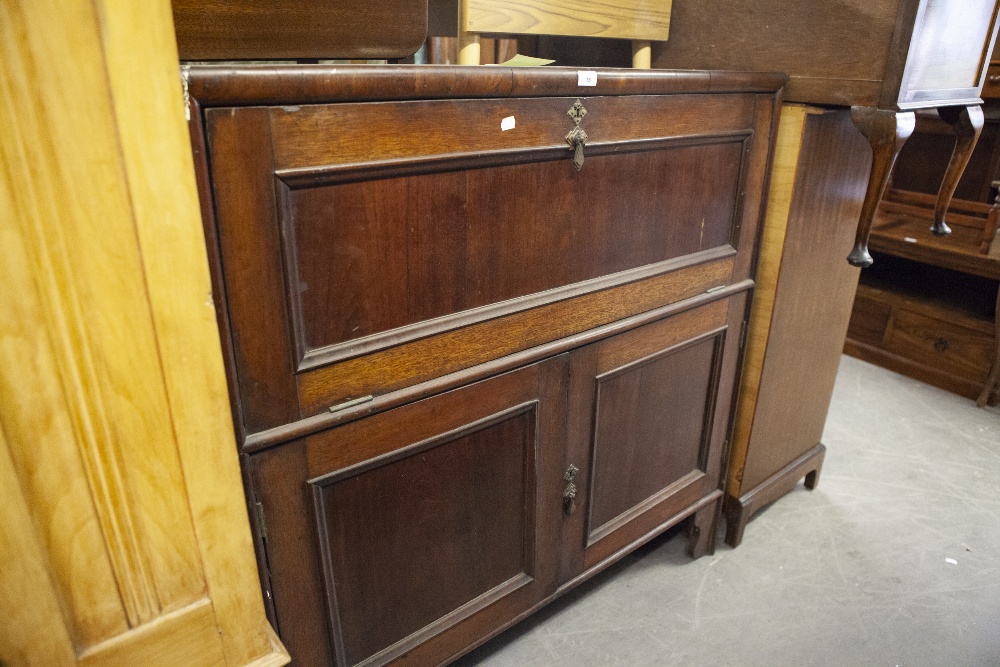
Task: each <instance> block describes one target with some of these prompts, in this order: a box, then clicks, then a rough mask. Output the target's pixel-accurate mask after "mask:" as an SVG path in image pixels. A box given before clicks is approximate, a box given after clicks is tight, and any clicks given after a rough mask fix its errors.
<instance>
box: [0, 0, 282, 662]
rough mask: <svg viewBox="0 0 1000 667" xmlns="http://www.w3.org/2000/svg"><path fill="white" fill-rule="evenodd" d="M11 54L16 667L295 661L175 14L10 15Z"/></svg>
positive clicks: (55, 8)
mask: <svg viewBox="0 0 1000 667" xmlns="http://www.w3.org/2000/svg"><path fill="white" fill-rule="evenodd" d="M0 49H2V53H3V57H2V58H0V89H2V91H3V95H2V101H0V118H2V123H3V125H4V127H5V128H8V129H9V131H5V132H3V133H2V136H0V152H2V154H3V158H4V162H5V163H6V164H7V165H8V166H9V167H10V168H9V169H7V170H5V171H4V174H3V177H2V178H3V187H2V188H0V194H2V195H3V199H4V202H5V203H9V204H10V207H9V209H8V210H13V215H11V216H5V217H3V218H2V220H0V235H2V238H3V243H2V245H0V253H2V255H3V261H2V262H0V264H2V265H3V267H4V270H3V271H4V272H3V274H2V279H3V285H4V287H3V289H2V290H0V295H2V296H0V300H2V301H3V307H2V308H0V312H2V313H3V317H2V318H0V357H2V360H3V363H2V364H0V366H2V371H0V395H2V400H0V423H2V432H3V437H2V438H0V441H2V445H3V448H4V452H3V456H2V458H0V466H2V467H3V470H4V474H5V483H4V487H5V493H8V494H10V498H9V500H10V504H11V512H12V513H13V515H12V519H11V521H5V522H4V524H3V525H4V527H5V528H4V530H7V527H10V526H13V527H14V528H15V529H16V530H18V531H21V534H20V535H19V539H18V543H19V544H21V545H23V546H21V547H18V548H16V549H12V550H5V552H4V553H5V554H7V555H8V556H9V560H10V562H9V563H8V565H7V567H6V568H5V570H4V572H3V573H2V574H0V578H2V579H3V580H4V583H3V585H0V592H2V596H0V612H2V613H3V615H4V617H5V618H6V619H8V621H9V620H10V619H19V620H23V621H24V622H25V625H24V627H23V631H22V629H19V627H18V626H15V627H14V629H15V630H16V631H18V639H17V640H16V641H14V642H11V643H10V644H8V643H6V642H3V643H0V661H2V662H4V663H5V664H6V663H8V662H10V663H12V664H43V665H49V664H53V665H58V664H80V665H84V664H85V665H88V666H90V667H103V666H104V665H127V664H129V665H130V664H146V665H173V664H191V665H206V666H207V665H220V664H225V665H233V666H236V665H246V664H249V663H253V662H256V663H257V664H259V665H275V666H276V665H279V664H283V661H286V660H287V656H286V654H285V653H284V651H283V649H282V648H281V646H280V643H278V642H277V641H276V639H275V636H274V633H273V631H271V630H270V628H269V627H268V626H267V623H266V620H265V618H264V615H263V613H262V612H263V608H262V604H261V601H260V596H259V594H258V593H257V592H255V591H254V586H255V581H254V580H255V577H254V573H253V555H252V548H251V542H250V539H249V531H248V525H247V519H246V510H245V505H244V501H243V499H242V492H241V484H240V476H239V470H238V463H237V459H236V457H235V456H233V455H232V450H231V445H232V441H233V434H232V430H231V425H230V424H229V422H228V419H226V417H225V415H224V413H225V411H226V410H227V409H228V408H227V401H226V389H225V380H224V377H223V375H222V366H221V364H220V362H221V359H220V354H219V348H218V338H217V334H216V332H215V331H214V328H215V327H214V317H213V313H212V310H213V309H212V306H211V297H210V289H209V283H208V272H207V263H206V261H205V257H204V254H203V253H204V250H203V248H204V246H203V242H202V232H201V229H200V228H201V225H200V221H199V217H198V208H197V198H196V193H195V190H194V188H193V187H192V186H193V172H192V170H191V162H190V153H189V151H188V142H187V140H186V134H185V128H184V119H183V115H182V112H183V102H182V96H181V90H180V86H179V85H178V78H177V56H176V51H175V50H174V39H173V34H172V28H171V24H170V8H169V5H168V4H167V3H165V2H159V3H147V4H146V5H144V6H143V7H141V8H139V7H119V6H117V5H115V6H110V5H105V3H102V2H98V3H91V2H75V1H74V2H68V3H67V2H64V3H51V2H14V3H6V4H5V5H4V6H3V8H2V9H0ZM178 272H179V273H178ZM8 463H9V465H8ZM5 499H7V496H5ZM24 508H26V509H27V512H28V516H27V517H25V515H24V514H23V509H24ZM25 519H27V520H25ZM10 537H11V535H10V533H7V532H5V533H4V539H5V540H8V539H10ZM39 567H40V568H41V570H42V571H44V572H45V576H44V577H39V576H38V575H39ZM10 576H24V577H25V580H24V581H23V582H18V583H17V584H12V583H10V582H8V580H7V578H8V577H10ZM248 581H249V582H250V584H249V585H248V584H247V582H248ZM24 584H29V585H32V586H37V587H38V589H37V590H35V591H32V592H31V593H30V594H28V595H24V596H21V597H11V596H10V594H11V593H12V592H17V591H18V590H23V589H21V586H22V585H24ZM53 601H55V602H56V603H57V605H58V608H59V615H58V618H53V617H52V615H51V613H50V612H51V609H52V607H51V604H52V602H53ZM39 618H45V619H46V620H47V621H48V622H49V623H51V626H50V627H48V628H47V629H46V636H45V637H39V636H38V635H37V633H36V628H37V625H36V624H37V619H39ZM32 619H34V620H32ZM5 625H6V624H5ZM10 649H13V650H15V651H17V653H16V654H15V655H10V654H9V653H8V650H10Z"/></svg>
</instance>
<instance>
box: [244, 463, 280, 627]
mask: <svg viewBox="0 0 1000 667" xmlns="http://www.w3.org/2000/svg"><path fill="white" fill-rule="evenodd" d="M239 456H240V475H241V477H242V478H243V489H244V498H245V499H246V508H247V516H248V517H249V519H250V537H251V539H252V540H253V551H254V560H255V561H256V562H257V577H258V578H259V579H260V592H261V599H262V600H263V601H264V614H265V615H266V616H267V621H268V622H269V623H270V624H271V627H272V628H273V629H274V631H275V633H278V634H280V630H279V626H278V612H277V610H276V609H275V606H274V596H273V595H272V593H271V568H270V564H269V563H268V560H267V558H268V554H267V544H266V535H265V532H266V529H265V527H264V523H263V521H264V518H263V515H262V514H261V510H260V508H259V507H258V505H257V493H256V491H255V488H254V480H253V461H252V460H251V458H250V456H249V455H247V454H243V453H241V454H240V455H239Z"/></svg>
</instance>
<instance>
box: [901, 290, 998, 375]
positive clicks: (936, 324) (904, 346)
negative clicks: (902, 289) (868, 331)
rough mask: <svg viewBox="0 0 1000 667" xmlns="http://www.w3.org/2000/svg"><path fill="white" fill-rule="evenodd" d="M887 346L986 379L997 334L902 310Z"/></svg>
mask: <svg viewBox="0 0 1000 667" xmlns="http://www.w3.org/2000/svg"><path fill="white" fill-rule="evenodd" d="M891 327H892V328H891V330H890V332H889V334H888V336H887V337H886V343H885V348H886V349H887V350H888V351H890V352H894V353H896V354H898V355H900V356H903V357H906V358H909V359H912V360H914V361H917V362H920V363H923V364H926V365H927V366H930V367H932V368H937V369H939V370H942V371H946V372H948V373H951V374H954V375H958V376H961V377H965V378H968V379H970V380H973V381H975V382H980V383H981V382H985V381H986V376H987V374H988V373H989V369H990V363H991V361H992V358H993V357H992V355H993V336H992V335H991V334H989V333H986V332H985V331H979V330H976V329H971V328H969V327H964V326H962V325H959V324H955V323H953V322H948V321H945V320H940V319H937V318H933V317H928V316H926V315H922V314H918V313H914V312H912V311H910V310H906V309H902V308H900V309H898V310H896V311H895V313H894V314H893V321H892V325H891Z"/></svg>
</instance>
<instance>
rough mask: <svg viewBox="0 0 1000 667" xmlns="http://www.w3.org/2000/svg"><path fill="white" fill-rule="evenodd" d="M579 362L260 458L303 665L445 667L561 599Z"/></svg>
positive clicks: (282, 602) (384, 416) (281, 602)
mask: <svg viewBox="0 0 1000 667" xmlns="http://www.w3.org/2000/svg"><path fill="white" fill-rule="evenodd" d="M567 377H568V364H567V359H566V355H562V356H560V357H555V358H552V359H550V360H547V361H544V362H541V363H539V364H535V365H532V366H528V367H525V368H522V369H519V370H516V371H513V372H511V373H507V374H504V375H500V376H498V377H496V378H493V379H490V380H486V381H483V382H480V383H477V384H472V385H468V386H466V387H462V388H460V389H456V390H454V391H451V392H447V393H444V394H441V395H438V396H435V397H432V398H428V399H425V400H422V401H418V402H415V403H411V404H408V405H405V406H402V407H399V408H395V409H393V410H389V411H387V412H383V413H380V414H378V415H375V416H372V417H368V418H366V419H363V420H360V421H356V422H352V423H350V424H346V425H344V426H341V427H339V428H335V429H332V430H329V431H326V432H323V433H320V434H318V435H315V436H311V437H309V438H307V439H305V440H304V441H297V442H294V443H290V444H287V445H284V446H282V447H278V448H276V449H272V450H269V451H266V452H263V453H260V454H257V455H254V456H253V457H252V459H251V469H252V475H253V480H254V485H255V488H256V493H257V497H258V498H259V499H260V502H261V506H262V508H263V512H264V514H265V516H266V521H267V526H268V530H267V559H268V563H269V576H270V585H271V591H270V592H271V595H272V597H273V600H274V605H275V614H276V617H277V624H278V630H279V633H280V635H281V637H282V640H283V641H284V643H285V645H286V646H287V647H288V649H289V652H290V653H291V655H292V658H293V660H294V661H295V664H299V665H329V664H336V665H337V666H338V667H348V666H351V665H358V664H364V665H383V664H387V663H390V662H393V663H394V664H411V665H431V664H439V663H440V662H442V661H443V660H445V659H447V658H449V657H450V656H452V655H454V654H455V653H457V652H458V651H460V650H462V649H464V648H465V647H467V646H468V644H470V643H472V642H475V641H476V640H477V639H480V638H482V637H484V636H486V635H488V634H489V633H490V632H491V631H492V630H493V629H495V628H497V627H500V626H502V625H503V624H505V623H507V622H510V621H512V620H513V619H514V618H516V617H517V616H518V615H519V614H521V613H523V612H525V611H527V610H528V609H530V608H531V607H532V606H533V605H534V604H536V603H538V602H540V601H541V600H542V599H544V598H545V597H547V596H548V595H550V594H552V593H553V592H554V591H555V574H556V566H557V565H556V560H555V558H554V554H555V553H556V552H557V551H558V539H559V521H560V514H561V511H562V499H561V492H562V474H563V470H562V460H563V453H564V448H565V431H564V428H565V426H564V424H565V409H566V408H565V394H566V381H567Z"/></svg>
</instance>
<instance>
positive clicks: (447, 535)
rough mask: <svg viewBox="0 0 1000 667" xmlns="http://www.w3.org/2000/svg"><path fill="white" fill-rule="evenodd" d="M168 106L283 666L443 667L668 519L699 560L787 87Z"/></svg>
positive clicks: (303, 88)
mask: <svg viewBox="0 0 1000 667" xmlns="http://www.w3.org/2000/svg"><path fill="white" fill-rule="evenodd" d="M187 82H188V87H189V95H190V98H191V100H192V102H191V110H192V123H191V128H192V138H193V146H194V151H195V160H196V166H197V171H198V174H199V189H200V192H201V195H202V201H203V213H204V216H205V220H206V232H207V234H206V238H207V240H208V245H209V250H210V255H211V256H212V262H213V275H214V281H215V284H214V289H215V301H216V304H217V307H218V312H219V322H220V327H221V331H222V338H223V347H224V349H225V356H226V359H227V364H228V374H229V378H230V383H231V384H230V388H231V394H232V399H233V406H234V407H233V410H234V420H235V422H236V427H237V432H238V437H239V439H240V447H241V451H242V454H243V461H244V470H245V477H246V480H247V492H248V499H249V501H250V503H251V507H252V510H253V511H254V513H255V514H256V515H257V516H258V518H259V519H260V521H259V525H258V535H257V538H258V552H259V562H260V569H261V576H262V581H263V585H264V590H265V599H266V600H267V601H268V603H269V605H270V606H271V616H272V621H273V622H274V623H275V624H276V626H277V629H278V631H279V634H280V635H281V637H282V640H283V641H284V642H285V643H286V646H287V647H288V649H289V651H290V652H291V654H292V656H293V658H294V660H295V664H301V665H314V664H315V665H323V664H336V665H343V666H346V665H358V664H364V665H382V664H388V663H393V664H414V665H418V664H419V665H423V664H439V663H442V662H447V661H448V660H450V659H452V658H453V657H455V656H457V655H461V654H462V653H463V652H465V651H467V650H469V648H471V647H472V646H475V645H476V644H478V643H480V642H482V641H484V640H485V639H486V638H488V637H489V636H491V635H493V634H495V633H496V632H499V630H500V629H502V628H504V627H506V626H508V625H510V624H511V623H513V622H515V621H516V620H517V619H519V618H521V617H523V616H524V615H526V614H527V613H529V612H530V611H531V610H533V609H535V608H537V607H538V606H540V605H542V604H544V603H545V602H546V601H548V600H550V599H552V598H553V597H555V596H556V595H558V594H560V593H561V592H563V591H565V590H568V589H569V588H570V587H572V586H573V585H574V584H576V583H578V582H579V581H581V580H583V579H584V578H586V577H588V576H590V575H591V574H593V573H594V572H596V571H598V570H599V569H600V568H602V567H604V566H606V565H607V564H610V563H611V562H614V561H615V560H616V559H617V558H619V557H621V556H622V555H624V554H625V553H627V552H628V551H629V550H631V549H633V548H634V547H635V546H638V545H639V544H641V543H643V542H645V541H646V540H648V539H650V538H651V537H653V536H654V535H656V534H658V533H660V532H662V531H663V530H666V529H667V528H668V527H669V526H671V525H674V524H676V523H678V522H680V521H682V520H685V519H689V521H690V527H691V549H692V552H693V553H694V554H695V555H699V554H701V553H704V552H705V551H708V550H710V549H711V548H712V544H713V541H714V535H715V525H716V521H717V518H718V515H719V501H720V499H721V497H722V480H723V473H722V465H723V459H724V456H725V452H726V451H727V442H726V441H727V438H728V437H729V432H730V424H731V413H732V404H733V394H734V387H735V378H736V374H737V367H738V362H739V357H740V349H741V335H740V333H741V331H742V329H743V323H744V321H745V319H746V315H747V307H748V303H749V302H748V294H749V291H750V290H751V289H752V287H753V281H752V275H753V271H754V265H755V253H756V248H757V245H758V221H759V219H760V216H761V213H762V207H763V197H762V193H763V191H764V188H765V185H766V181H767V176H768V165H769V151H770V145H771V141H772V136H773V133H774V128H775V126H776V112H777V103H778V100H779V93H780V87H781V85H782V84H783V77H780V76H775V75H764V74H755V75H736V74H725V73H717V72H715V73H712V72H698V73H695V72H632V71H626V70H623V71H618V70H601V71H599V72H598V76H597V85H596V86H592V87H589V86H588V87H580V86H579V85H578V83H579V79H578V75H577V72H576V71H575V70H563V69H542V70H536V69H523V70H521V69H512V68H502V67H488V68H475V69H466V68H437V67H412V68H405V67H348V68H337V69H333V68H328V67H320V66H311V67H292V66H288V67H279V68H260V67H257V68H251V67H247V68H238V69H233V68H223V67H205V68H192V69H191V70H190V71H189V72H188V73H187Z"/></svg>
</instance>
